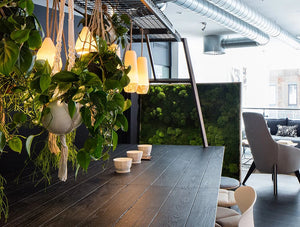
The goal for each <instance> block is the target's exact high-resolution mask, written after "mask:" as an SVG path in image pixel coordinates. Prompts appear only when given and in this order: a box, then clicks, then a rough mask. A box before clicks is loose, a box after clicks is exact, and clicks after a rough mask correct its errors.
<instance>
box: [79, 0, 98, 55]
mask: <svg viewBox="0 0 300 227" xmlns="http://www.w3.org/2000/svg"><path fill="white" fill-rule="evenodd" d="M75 50H76V53H77V54H78V55H84V54H88V53H90V52H96V51H97V44H96V41H95V39H94V37H93V35H92V33H91V31H90V29H89V27H88V26H87V0H86V1H85V26H84V27H83V28H82V30H81V32H80V34H79V36H78V39H77V41H76V44H75Z"/></svg>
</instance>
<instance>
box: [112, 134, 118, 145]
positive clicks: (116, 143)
mask: <svg viewBox="0 0 300 227" xmlns="http://www.w3.org/2000/svg"><path fill="white" fill-rule="evenodd" d="M112 140H113V150H115V149H116V147H117V145H118V134H117V133H116V132H115V131H114V130H113V131H112Z"/></svg>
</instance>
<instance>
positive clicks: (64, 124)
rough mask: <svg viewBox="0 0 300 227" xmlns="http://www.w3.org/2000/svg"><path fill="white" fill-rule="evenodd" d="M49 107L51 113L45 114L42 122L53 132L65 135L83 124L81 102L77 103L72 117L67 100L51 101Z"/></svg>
mask: <svg viewBox="0 0 300 227" xmlns="http://www.w3.org/2000/svg"><path fill="white" fill-rule="evenodd" d="M48 108H50V113H48V114H46V115H45V116H43V118H42V124H43V126H44V127H45V128H46V129H47V130H48V131H49V132H51V133H54V134H56V135H65V134H68V133H70V132H71V131H73V130H74V129H76V128H77V127H78V126H79V125H80V124H81V120H82V119H81V114H80V108H81V105H80V104H79V103H77V104H76V113H75V114H74V116H73V118H72V119H71V116H70V114H69V110H68V105H67V104H66V103H65V102H61V101H54V102H51V103H50V104H49V105H48Z"/></svg>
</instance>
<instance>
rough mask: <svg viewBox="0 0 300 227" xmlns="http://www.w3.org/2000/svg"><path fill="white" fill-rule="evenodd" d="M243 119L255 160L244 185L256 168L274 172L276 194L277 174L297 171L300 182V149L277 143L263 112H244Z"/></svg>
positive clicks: (261, 170) (275, 191)
mask: <svg viewBox="0 0 300 227" xmlns="http://www.w3.org/2000/svg"><path fill="white" fill-rule="evenodd" d="M243 119H244V125H245V131H246V136H247V139H248V142H249V146H250V149H251V153H252V156H253V160H254V161H253V163H252V165H251V167H250V169H249V171H248V173H247V175H246V177H245V179H244V181H243V185H244V184H245V183H246V181H247V179H248V178H249V176H250V175H251V173H252V172H253V171H254V170H255V169H257V170H259V171H260V172H263V173H271V174H272V180H273V185H274V195H277V174H289V173H295V175H296V176H297V178H298V181H299V183H300V173H299V169H300V149H298V148H295V147H292V146H287V145H282V144H278V143H276V141H275V140H273V139H272V136H271V134H270V132H269V130H268V127H267V124H266V121H265V119H264V117H263V115H262V114H259V113H251V112H244V113H243Z"/></svg>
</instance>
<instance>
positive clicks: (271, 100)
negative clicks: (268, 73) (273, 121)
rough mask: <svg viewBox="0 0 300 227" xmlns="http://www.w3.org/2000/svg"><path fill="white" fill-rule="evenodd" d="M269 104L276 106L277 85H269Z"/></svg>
mask: <svg viewBox="0 0 300 227" xmlns="http://www.w3.org/2000/svg"><path fill="white" fill-rule="evenodd" d="M269 105H270V106H276V85H274V84H272V85H269Z"/></svg>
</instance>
